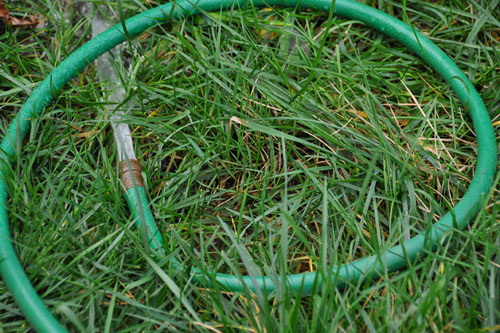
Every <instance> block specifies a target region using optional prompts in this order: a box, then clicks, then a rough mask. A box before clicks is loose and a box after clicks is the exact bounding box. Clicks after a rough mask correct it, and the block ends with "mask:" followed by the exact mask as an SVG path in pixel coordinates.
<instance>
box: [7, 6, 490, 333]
mask: <svg viewBox="0 0 500 333" xmlns="http://www.w3.org/2000/svg"><path fill="white" fill-rule="evenodd" d="M248 6H256V7H257V6H283V7H295V6H300V7H302V8H312V9H316V10H324V11H329V10H331V6H332V1H328V0H302V1H299V0H267V1H263V0H254V1H251V0H247V1H246V0H240V1H238V0H235V1H229V0H228V1H226V0H199V1H196V2H194V3H193V2H190V1H178V2H177V3H167V4H164V5H161V6H159V7H156V8H154V9H151V10H148V11H146V12H143V13H141V14H139V15H137V16H134V17H132V18H130V19H129V20H127V21H126V22H125V25H126V31H127V33H125V32H124V29H123V26H122V25H121V24H119V25H116V26H114V27H112V28H110V29H109V30H107V31H105V32H103V33H102V34H100V35H98V36H97V37H95V38H93V39H92V40H90V41H89V42H88V43H86V44H85V45H83V46H82V47H80V48H79V49H78V50H76V51H75V52H74V53H73V54H71V55H70V56H69V57H68V58H67V59H66V60H65V61H63V62H62V63H61V64H60V65H59V66H58V67H57V68H56V69H54V70H53V71H52V73H50V74H49V76H48V77H47V78H46V79H45V80H44V81H43V82H42V83H41V84H40V85H39V86H38V88H37V89H36V90H35V91H33V93H32V94H31V96H30V97H29V98H28V100H27V101H26V103H25V104H24V105H23V106H22V108H21V111H20V112H19V114H18V115H17V116H16V118H15V119H14V121H13V122H12V124H11V126H10V127H9V128H8V131H7V133H6V135H5V137H4V138H3V140H2V142H1V145H0V149H1V151H0V161H2V165H0V273H1V274H2V276H3V279H4V281H5V283H6V285H7V286H8V288H9V290H10V292H11V293H12V295H13V296H14V298H15V300H16V301H17V303H18V305H19V307H20V308H21V310H22V311H23V313H24V314H25V316H26V317H27V319H28V320H29V321H30V323H31V324H32V325H33V327H34V328H35V329H36V330H38V331H41V332H58V331H64V328H63V327H62V326H61V325H60V324H59V323H58V322H57V320H56V319H55V318H54V317H53V316H52V314H51V313H50V312H49V311H48V310H47V308H46V307H45V305H44V304H43V302H42V300H41V299H40V298H39V297H38V295H37V293H36V291H35V289H34V288H33V287H32V285H31V284H30V282H29V280H28V278H27V277H26V274H25V273H24V271H23V268H22V266H21V264H20V262H19V260H18V258H17V256H16V253H15V250H14V247H13V245H12V239H11V235H10V231H9V221H8V214H7V199H8V198H7V183H8V179H9V177H10V176H11V174H12V172H11V171H9V170H10V166H11V165H12V161H13V159H14V157H15V152H16V147H19V146H21V144H22V141H23V140H24V138H25V137H26V134H27V133H28V131H29V129H30V121H31V119H32V118H33V117H35V116H36V115H39V114H41V112H42V111H43V109H44V108H45V107H46V106H47V105H48V104H49V103H50V102H51V100H52V98H53V93H54V92H58V91H60V90H61V89H62V88H63V86H64V85H65V84H66V83H67V82H68V81H69V80H70V79H71V78H72V77H74V76H75V75H77V74H78V73H79V72H80V71H82V70H83V69H84V68H85V67H86V66H87V65H88V64H90V63H91V62H92V61H94V60H95V59H96V58H97V57H99V56H100V55H101V54H103V53H105V52H106V51H108V50H110V49H111V48H112V47H114V46H116V45H118V44H120V43H122V42H123V41H125V40H126V39H127V36H130V37H134V36H137V35H138V34H139V33H141V32H143V31H144V30H146V29H148V28H151V27H152V26H155V25H157V24H158V23H161V22H165V21H168V20H169V19H172V18H176V19H180V18H183V17H185V16H189V15H195V14H199V13H201V12H203V11H206V12H210V11H220V10H227V9H232V8H233V9H239V8H243V7H248ZM334 13H335V14H336V15H339V16H343V17H346V18H350V19H354V20H359V21H361V22H363V23H365V24H366V25H368V26H370V27H372V28H374V29H376V30H378V31H380V32H382V33H384V34H385V35H387V36H389V37H392V38H394V39H396V40H398V41H399V42H401V43H402V44H404V45H406V46H407V47H408V48H409V49H410V50H411V51H412V52H414V53H416V54H417V55H419V56H420V57H421V58H422V59H423V60H424V61H426V62H427V63H428V64H429V65H431V66H432V67H433V68H434V69H435V70H436V71H437V72H438V73H439V74H440V75H441V76H442V77H443V78H444V79H445V80H446V82H447V83H448V84H449V85H450V86H451V88H452V89H453V90H454V91H455V93H456V94H457V95H458V97H459V99H460V100H461V102H462V103H463V104H464V105H465V107H466V108H467V109H468V110H469V114H470V117H471V118H472V121H473V124H474V129H475V132H476V135H477V142H478V161H477V165H476V170H475V175H474V178H473V179H472V182H471V184H470V186H469V188H468V190H467V192H466V193H465V195H464V196H463V198H462V200H460V202H459V203H458V204H457V205H456V206H455V207H454V208H453V209H452V210H451V211H450V212H448V213H447V214H446V215H444V216H443V217H442V218H441V219H440V220H439V221H438V222H437V223H435V224H434V225H433V226H432V227H431V228H430V229H429V230H427V231H425V232H424V233H421V234H419V235H417V236H415V237H413V238H411V239H410V240H408V241H406V242H404V243H401V244H400V245H398V246H396V247H393V248H392V249H390V250H388V251H387V252H385V253H382V254H379V255H373V256H371V257H366V258H363V259H361V260H358V261H355V262H352V263H348V264H345V265H343V266H339V267H336V268H334V269H333V270H332V272H331V275H330V277H328V278H332V279H334V280H335V281H337V283H338V285H339V286H340V285H343V284H345V283H352V282H355V281H358V280H360V279H365V278H370V277H374V276H379V275H381V274H382V273H383V272H385V271H386V270H389V271H394V270H397V269H400V268H403V267H405V266H406V264H407V263H408V262H411V261H413V260H414V259H415V258H416V257H417V255H418V254H419V253H421V251H422V250H423V249H430V248H432V247H433V245H435V244H437V242H439V241H440V240H441V238H442V237H443V235H444V233H446V232H448V231H450V230H452V229H454V228H459V229H463V228H464V227H465V226H466V225H467V223H468V222H469V221H470V220H471V218H472V217H473V216H474V215H475V214H476V213H477V211H478V210H479V209H480V206H481V203H482V201H483V199H484V197H485V195H486V193H487V191H488V190H489V188H490V186H491V184H492V182H493V177H494V174H495V172H496V162H497V151H496V141H495V136H494V131H493V126H492V124H491V120H490V118H489V115H488V112H487V110H486V108H485V106H484V103H483V101H482V100H481V97H480V96H479V94H478V93H477V91H476V89H475V88H474V86H473V85H472V84H471V83H470V81H469V80H468V79H467V77H466V76H465V75H464V74H463V73H462V72H461V71H460V69H459V68H458V67H457V66H456V65H455V63H453V61H451V60H450V58H448V56H446V54H445V53H444V52H443V51H441V50H440V49H439V48H438V47H437V46H436V45H434V44H433V43H432V42H431V41H430V40H429V39H428V38H426V37H425V36H423V35H422V34H421V33H419V32H417V31H415V30H414V29H413V28H411V27H410V26H408V25H407V24H405V23H403V22H401V21H399V20H397V19H395V18H394V17H392V16H390V15H387V14H384V13H382V12H380V11H378V10H376V9H374V8H371V7H369V6H366V5H363V4H360V3H358V2H355V1H353V0H337V1H336V2H335V6H334ZM136 185H137V184H135V185H134V186H132V187H131V188H130V189H128V190H127V192H126V198H127V201H128V204H129V207H130V209H131V212H132V214H133V215H134V217H136V218H137V221H139V222H138V223H137V226H138V227H139V228H140V229H141V230H142V229H143V228H144V227H147V228H148V229H149V231H148V236H149V239H150V244H151V246H152V247H153V248H155V249H158V248H161V237H159V232H158V230H157V229H156V227H155V224H154V220H153V215H152V214H151V211H150V209H149V204H148V201H147V196H146V194H145V191H144V189H143V188H142V187H138V186H136ZM140 221H145V223H142V222H140ZM198 274H200V273H199V272H198ZM216 280H217V281H218V283H220V284H221V285H222V286H223V287H224V288H227V289H230V290H233V291H239V290H243V289H245V288H249V289H252V290H255V289H257V288H260V289H261V290H267V291H271V290H273V289H274V288H275V286H274V283H273V282H272V280H271V279H270V278H269V277H258V278H256V279H251V278H250V277H243V278H242V279H240V278H238V277H236V276H232V275H226V274H216ZM287 283H288V286H289V287H290V288H291V289H294V290H301V292H302V293H306V292H311V290H312V289H313V287H314V286H316V287H317V286H318V283H321V276H320V274H319V273H318V274H317V273H314V272H313V273H305V274H296V275H289V276H288V277H287Z"/></svg>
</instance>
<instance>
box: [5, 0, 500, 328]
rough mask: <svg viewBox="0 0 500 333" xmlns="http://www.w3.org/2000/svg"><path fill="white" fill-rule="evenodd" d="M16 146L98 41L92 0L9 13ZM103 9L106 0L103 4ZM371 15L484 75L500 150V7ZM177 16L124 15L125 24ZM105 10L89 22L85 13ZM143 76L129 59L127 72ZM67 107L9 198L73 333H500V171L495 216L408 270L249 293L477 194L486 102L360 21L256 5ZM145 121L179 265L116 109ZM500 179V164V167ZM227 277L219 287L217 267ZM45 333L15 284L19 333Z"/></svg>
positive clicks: (461, 4) (454, 4)
mask: <svg viewBox="0 0 500 333" xmlns="http://www.w3.org/2000/svg"><path fill="white" fill-rule="evenodd" d="M4 2H5V3H6V5H7V6H8V7H9V10H10V13H11V15H13V16H16V17H19V18H23V17H27V15H37V20H38V25H37V26H36V27H12V26H10V25H9V24H3V25H2V23H0V137H3V136H4V134H5V131H6V128H7V127H8V125H9V124H10V122H11V121H12V119H13V118H14V116H15V115H16V113H17V112H18V110H19V109H20V107H21V105H23V103H24V101H25V100H26V98H27V97H28V96H29V95H30V93H31V92H32V90H33V89H35V88H36V86H37V85H38V84H39V83H40V82H41V81H42V80H43V78H45V77H46V76H47V75H48V74H49V73H50V71H51V70H52V69H54V68H55V67H56V66H57V65H58V64H59V63H61V61H62V60H64V59H65V58H66V57H67V56H68V55H69V54H71V53H72V52H73V51H74V50H76V49H77V48H78V47H79V46H81V45H82V44H83V43H84V42H85V41H87V40H88V39H89V38H90V37H91V36H92V27H91V25H92V19H91V17H92V15H93V14H95V12H96V9H95V8H94V7H92V4H90V2H89V3H85V2H84V1H71V0H55V1H53V0H23V1H4ZM93 2H94V3H95V4H96V5H97V4H103V3H106V2H105V1H93ZM364 2H365V3H367V4H369V5H371V6H374V7H376V8H378V9H380V10H382V11H384V12H386V13H389V14H391V15H393V16H395V17H397V18H399V19H401V20H402V21H404V22H406V23H408V24H410V25H411V26H412V27H414V28H415V29H418V30H419V31H420V32H422V33H423V34H424V35H426V36H427V37H429V38H430V39H431V40H432V41H433V42H434V43H436V44H437V45H438V46H439V47H441V48H442V49H443V50H444V51H445V52H446V53H447V54H448V55H449V56H450V58H451V59H452V60H453V61H455V62H456V64H457V65H458V66H459V67H460V68H461V69H462V70H463V71H464V73H465V74H466V75H467V76H468V77H469V79H470V80H471V82H472V83H473V84H474V85H475V87H476V89H477V90H478V92H479V94H480V95H481V97H482V98H483V100H484V102H485V104H486V107H487V109H488V112H489V114H490V117H491V118H492V120H493V125H494V128H495V131H496V136H497V140H498V138H500V135H499V133H500V131H498V129H499V128H500V87H499V86H500V84H499V83H500V4H499V3H500V1H499V0H492V1H487V0H485V1H481V0H476V1H465V0H442V1H440V0H434V1H422V0H406V1H402V2H399V1H386V0H379V1H369V0H365V1H364ZM159 3H160V1H153V0H150V1H147V0H144V1H143V0H121V1H116V2H113V4H111V5H109V8H108V11H106V12H103V13H104V14H105V17H106V18H107V19H108V20H109V21H110V22H113V23H119V22H120V16H121V17H122V18H126V17H130V16H133V15H134V14H135V13H138V12H142V11H144V10H146V9H148V8H151V7H154V6H156V5H158V4H159ZM85 13H86V14H87V15H84V14H85ZM122 64H123V65H122ZM113 66H114V68H115V69H116V70H118V71H119V72H120V78H121V81H120V84H121V85H122V86H123V88H124V89H125V99H124V100H123V101H120V102H119V104H118V105H117V104H116V103H112V102H110V101H109V97H110V95H111V93H112V92H113V90H114V89H116V87H115V85H113V84H110V82H106V81H103V80H101V79H100V77H99V70H98V68H97V67H96V65H93V66H90V67H88V68H87V69H86V70H85V71H84V72H82V73H81V74H80V75H78V76H77V77H75V78H74V79H73V80H72V81H71V82H70V84H68V85H66V86H65V89H64V90H63V91H61V92H58V93H57V97H56V98H55V99H54V102H53V103H52V104H51V105H50V106H49V107H48V108H46V110H45V111H44V113H43V114H42V115H41V116H39V117H36V118H34V119H33V120H32V130H31V132H30V134H29V136H28V138H27V139H26V140H25V143H24V146H23V147H22V148H21V147H19V149H18V151H17V156H16V159H15V162H14V164H13V167H12V170H11V171H10V172H12V173H13V175H14V176H13V179H15V181H12V180H11V181H10V182H9V189H8V190H9V195H10V198H11V200H9V206H8V209H9V216H10V219H11V224H10V227H11V231H12V233H13V235H14V238H15V247H16V250H17V253H18V254H19V256H20V259H21V262H22V264H23V266H24V267H25V270H26V272H27V274H28V276H29V278H30V280H31V281H32V283H33V284H34V286H35V288H36V290H37V291H38V293H39V294H40V296H41V297H42V299H43V300H44V302H45V303H46V304H47V306H48V307H49V308H50V309H51V311H52V313H54V314H55V316H56V317H57V319H58V320H60V322H61V323H62V324H63V325H64V326H66V327H67V328H68V329H69V330H71V331H85V332H87V331H88V332H94V331H98V332H101V331H103V332H110V331H111V332H116V331H120V332H126V331H151V330H164V331H181V332H184V331H206V332H219V331H221V332H225V331H238V332H239V331H250V332H280V331H285V332H295V331H297V332H302V331H317V332H323V331H370V332H373V331H400V330H406V331H469V330H482V331H485V332H488V331H495V330H500V192H499V189H500V187H499V181H500V177H499V176H497V177H496V178H495V182H494V185H493V188H492V190H491V191H490V193H489V195H488V196H487V197H485V198H484V201H483V206H482V209H481V211H480V212H479V214H478V215H477V216H476V217H475V218H474V219H473V220H472V221H471V223H470V224H469V226H468V227H467V228H466V229H465V230H463V231H460V230H456V231H454V232H453V233H450V236H451V237H448V238H444V239H443V240H442V242H441V243H440V244H439V246H438V247H437V249H436V250H435V251H433V252H430V251H426V252H425V255H422V256H421V257H419V258H418V259H417V260H416V261H413V262H409V263H408V268H407V269H404V270H400V271H397V272H393V273H388V272H386V273H385V274H383V276H382V277H380V278H377V279H375V280H371V281H368V280H364V281H360V282H356V283H350V284H347V285H346V286H345V287H344V288H337V287H335V284H334V283H332V282H330V283H328V282H327V283H323V285H322V286H321V287H320V288H317V289H316V290H315V292H314V293H313V294H312V295H301V296H302V297H298V296H297V295H296V294H295V293H293V292H291V291H290V290H289V288H288V287H287V284H286V282H285V280H283V279H281V280H279V282H278V284H277V289H276V291H274V292H272V293H253V292H250V291H244V292H228V291H225V290H222V289H221V288H220V287H219V286H218V285H215V286H212V287H208V286H206V285H203V284H200V283H199V282H197V281H195V279H194V278H193V275H192V274H190V272H189V269H187V270H184V271H181V270H177V269H175V267H174V265H173V264H172V258H177V260H178V261H180V262H181V263H182V264H183V265H184V266H185V267H188V268H191V267H194V268H198V269H200V270H202V271H206V272H209V271H210V272H215V271H216V272H219V273H228V274H234V275H242V274H243V275H246V274H249V275H251V276H258V275H267V276H273V277H275V278H279V277H282V276H285V275H287V274H295V273H302V272H311V271H316V270H318V271H321V272H327V271H328V270H330V269H331V268H332V267H335V266H338V265H342V264H344V263H347V262H349V261H352V260H357V259H359V258H362V257H365V256H368V255H373V254H379V253H381V252H382V251H385V250H387V249H389V248H391V247H393V246H394V245H397V244H399V243H400V242H402V241H405V240H407V239H409V238H410V237H412V236H414V235H416V234H417V233H419V232H421V231H423V230H426V228H428V227H429V226H430V225H431V224H433V223H435V222H436V221H438V220H439V218H440V217H441V216H443V215H444V214H445V213H446V212H447V211H449V209H450V208H451V207H453V206H454V205H455V204H456V203H457V202H458V201H459V200H460V198H461V197H462V196H463V194H464V193H465V191H466V189H467V187H468V185H469V183H470V181H471V179H472V176H473V175H474V167H475V164H476V158H477V144H476V139H475V133H474V130H473V128H472V123H471V121H470V118H469V116H468V114H467V110H466V108H464V106H463V105H462V104H461V103H460V101H459V100H458V98H457V97H456V96H455V94H454V92H453V91H451V89H450V88H449V87H448V86H447V85H446V83H445V82H444V80H443V79H441V78H440V77H439V76H438V75H437V74H436V73H435V72H434V71H433V69H432V68H430V67H429V66H428V65H426V63H425V62H424V61H423V60H421V59H420V58H418V57H417V56H416V55H415V54H413V53H411V52H410V51H408V50H406V49H405V47H403V46H402V45H400V44H398V43H397V42H395V41H394V40H392V39H390V38H387V37H385V36H383V35H381V34H380V33H377V32H376V31H374V30H372V29H370V28H367V27H366V26H364V25H362V24H361V23H359V22H357V21H354V20H347V19H343V18H339V17H335V16H333V17H332V16H331V15H329V14H328V13H324V12H318V11H313V10H301V9H299V8H289V9H282V8H248V9H244V10H241V11H228V12H217V13H211V14H208V13H207V14H203V15H200V16H197V17H191V18H188V19H185V20H176V21H172V22H170V23H166V24H162V25H159V26H157V27H155V28H154V29H152V30H149V31H148V32H146V33H144V34H142V35H140V36H139V37H138V38H137V39H135V40H132V41H130V42H128V43H125V44H124V45H123V47H122V48H121V49H120V52H119V54H118V55H117V56H116V57H115V58H114V61H113ZM116 107H118V109H120V110H122V111H124V112H126V117H125V118H124V121H125V122H126V123H128V124H129V126H130V127H131V129H132V131H133V132H132V133H133V134H132V136H133V139H134V143H135V148H136V154H137V156H138V157H139V159H140V161H141V163H142V166H143V168H144V176H145V180H146V182H145V187H146V190H147V193H148V195H149V198H150V200H151V208H152V211H153V212H154V215H155V219H156V223H157V225H158V228H159V229H160V230H161V232H162V235H163V241H164V244H165V255H164V256H162V255H158V254H156V253H154V252H152V251H151V250H150V249H149V247H148V244H147V242H145V240H144V238H143V237H141V235H140V234H139V233H138V232H137V231H136V230H135V228H134V227H133V221H132V219H131V216H130V213H129V211H128V209H127V206H126V204H125V202H124V200H123V196H122V187H121V184H120V180H119V177H118V176H117V169H118V168H117V163H116V159H117V149H116V145H115V142H114V138H113V132H112V127H111V125H110V115H109V112H108V110H109V109H110V108H116ZM497 165H498V164H497ZM207 274H208V276H213V275H211V273H207ZM30 327H31V326H30V325H29V323H28V322H27V321H26V319H25V318H24V316H23V314H22V313H21V311H20V310H19V308H18V307H17V305H16V304H15V302H14V300H13V298H12V296H11V295H10V293H9V291H8V290H7V288H6V286H5V284H4V283H3V281H1V280H0V332H2V331H5V332H20V331H30V330H31V328H30Z"/></svg>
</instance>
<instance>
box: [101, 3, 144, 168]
mask: <svg viewBox="0 0 500 333" xmlns="http://www.w3.org/2000/svg"><path fill="white" fill-rule="evenodd" d="M101 9H102V10H106V8H105V7H104V6H102V7H101ZM110 26H111V25H110V24H109V22H108V21H107V20H106V19H105V18H104V17H103V16H102V15H101V13H100V12H99V11H95V15H94V17H93V18H92V37H95V36H97V35H98V34H100V33H101V32H104V31H106V30H107V29H108V28H109V27H110ZM115 59H117V61H115ZM122 66H123V65H122V62H121V59H120V46H117V47H115V48H113V49H111V50H110V51H109V52H107V53H105V54H103V55H102V56H101V57H100V58H98V59H97V60H96V68H97V71H98V73H99V77H100V79H101V80H102V81H107V82H109V84H110V88H111V89H112V90H113V92H112V93H111V94H110V95H109V97H108V101H109V102H111V103H112V104H113V105H119V104H120V103H122V101H123V100H124V99H125V88H123V84H122V81H121V80H120V76H119V71H120V68H122V69H123V67H122ZM113 108H114V107H113V106H111V108H108V112H109V113H110V121H111V126H112V128H113V135H114V137H115V141H116V147H117V149H118V162H122V161H127V160H131V159H134V160H135V159H136V156H135V150H134V143H133V141H132V135H131V132H130V127H129V126H128V124H127V123H126V122H125V120H126V114H125V112H123V111H121V110H117V108H115V109H113Z"/></svg>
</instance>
